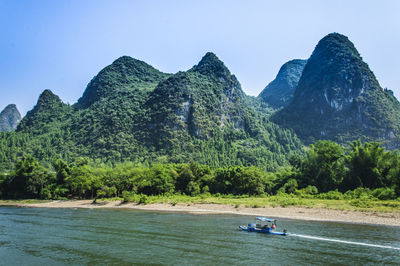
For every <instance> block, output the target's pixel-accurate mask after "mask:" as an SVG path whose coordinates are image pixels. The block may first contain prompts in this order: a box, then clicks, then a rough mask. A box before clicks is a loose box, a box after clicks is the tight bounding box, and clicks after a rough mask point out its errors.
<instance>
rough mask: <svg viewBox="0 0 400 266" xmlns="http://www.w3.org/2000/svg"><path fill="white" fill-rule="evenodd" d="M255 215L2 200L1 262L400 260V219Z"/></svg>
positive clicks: (302, 262)
mask: <svg viewBox="0 0 400 266" xmlns="http://www.w3.org/2000/svg"><path fill="white" fill-rule="evenodd" d="M253 218H254V217H248V216H238V215H192V214H185V213H168V212H147V211H136V210H121V209H118V210H115V209H113V210H110V209H46V208H15V207H0V264H1V265H42V266H44V265H82V264H90V265H93V264H103V265H104V264H107V265H132V264H141V265H142V264H155V265H232V264H233V265H310V264H314V265H339V264H344V265H348V264H351V265H377V264H386V265H390V264H393V265H400V227H390V226H378V225H357V224H346V223H334V222H307V221H298V220H289V219H280V220H279V222H278V230H280V231H281V230H282V229H283V228H286V229H287V230H288V232H290V233H292V234H291V235H289V236H273V235H264V234H258V233H248V232H243V231H240V230H239V229H238V226H239V225H242V224H244V225H246V224H247V223H249V222H253Z"/></svg>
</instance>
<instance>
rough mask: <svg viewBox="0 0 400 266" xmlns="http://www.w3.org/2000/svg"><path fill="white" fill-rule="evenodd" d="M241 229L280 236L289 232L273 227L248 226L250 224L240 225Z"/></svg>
mask: <svg viewBox="0 0 400 266" xmlns="http://www.w3.org/2000/svg"><path fill="white" fill-rule="evenodd" d="M239 228H240V229H242V230H243V231H246V232H256V233H262V234H271V235H280V236H286V235H287V233H284V232H276V231H273V230H272V229H271V228H266V229H263V228H254V227H248V226H243V225H241V226H239Z"/></svg>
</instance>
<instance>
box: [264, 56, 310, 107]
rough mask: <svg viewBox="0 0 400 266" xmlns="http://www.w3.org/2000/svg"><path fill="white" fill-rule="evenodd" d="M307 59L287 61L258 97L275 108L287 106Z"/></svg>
mask: <svg viewBox="0 0 400 266" xmlns="http://www.w3.org/2000/svg"><path fill="white" fill-rule="evenodd" d="M306 63H307V60H301V59H294V60H291V61H289V62H286V63H285V64H284V65H283V66H282V67H281V68H280V69H279V72H278V75H277V76H276V78H275V79H274V80H273V81H271V83H269V84H268V86H267V87H265V89H264V90H263V91H262V92H261V93H260V95H258V98H260V99H261V100H263V101H264V102H266V103H268V104H269V105H270V106H272V107H274V108H281V107H285V106H287V105H288V104H289V102H290V101H291V100H292V98H293V94H294V91H295V89H296V87H297V84H298V83H299V80H300V77H301V73H302V72H303V69H304V66H305V65H306Z"/></svg>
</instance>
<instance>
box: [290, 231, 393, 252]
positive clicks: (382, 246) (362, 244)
mask: <svg viewBox="0 0 400 266" xmlns="http://www.w3.org/2000/svg"><path fill="white" fill-rule="evenodd" d="M289 235H290V236H296V237H301V238H307V239H313V240H320V241H329V242H337V243H343V244H349V245H358V246H367V247H375V248H386V249H394V250H400V247H392V246H384V245H377V244H369V243H363V242H353V241H346V240H340V239H333V238H324V237H318V236H308V235H298V234H289Z"/></svg>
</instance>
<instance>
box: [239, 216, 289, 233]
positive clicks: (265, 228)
mask: <svg viewBox="0 0 400 266" xmlns="http://www.w3.org/2000/svg"><path fill="white" fill-rule="evenodd" d="M276 222H277V220H275V219H269V218H265V217H256V223H255V224H248V225H247V226H245V225H241V226H239V228H240V229H242V230H243V231H247V232H256V233H264V234H271V235H280V236H286V235H287V234H288V233H287V231H286V229H283V232H276V231H275V229H276V226H277V224H276Z"/></svg>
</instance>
